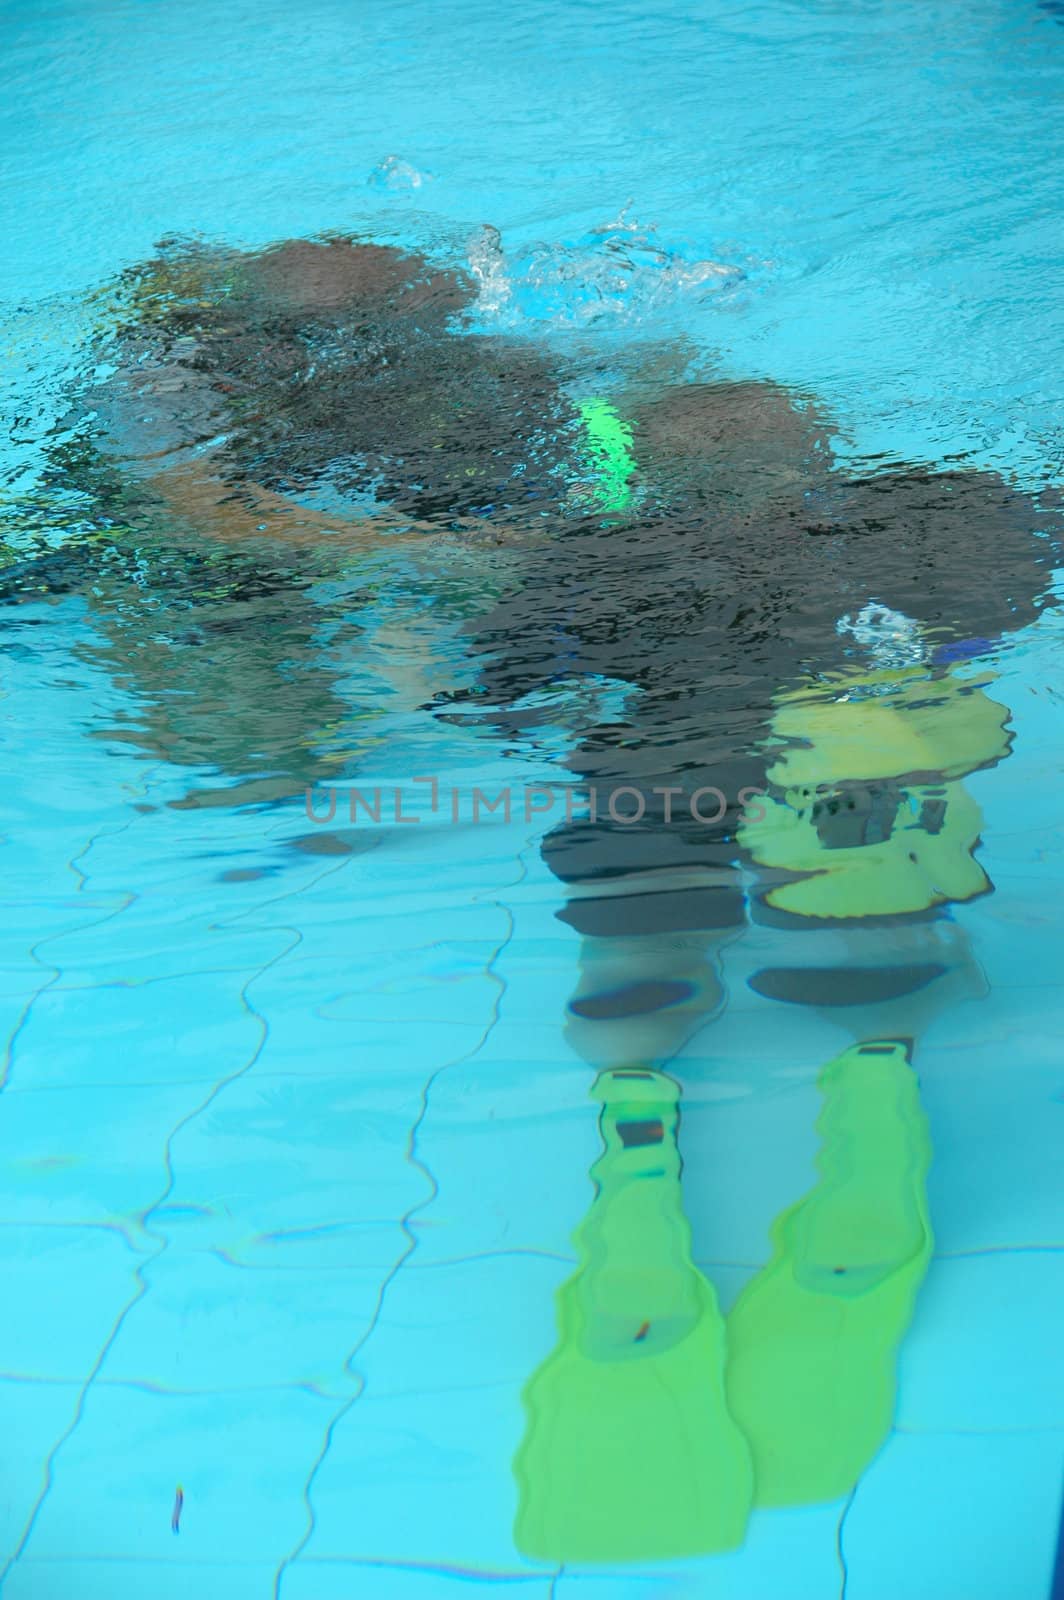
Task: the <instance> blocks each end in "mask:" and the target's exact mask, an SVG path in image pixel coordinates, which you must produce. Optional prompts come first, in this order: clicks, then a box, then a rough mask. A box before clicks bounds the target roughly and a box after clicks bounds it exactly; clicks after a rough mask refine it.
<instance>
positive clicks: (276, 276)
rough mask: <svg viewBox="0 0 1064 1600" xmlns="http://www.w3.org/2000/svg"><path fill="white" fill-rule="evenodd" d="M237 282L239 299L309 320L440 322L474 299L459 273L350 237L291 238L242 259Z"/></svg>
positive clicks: (236, 274) (420, 256) (411, 253)
mask: <svg viewBox="0 0 1064 1600" xmlns="http://www.w3.org/2000/svg"><path fill="white" fill-rule="evenodd" d="M234 278H235V287H236V289H237V292H238V293H240V294H241V295H242V296H243V295H249V296H252V297H254V298H257V299H261V300H263V301H266V302H271V303H273V304H275V305H277V306H278V308H281V309H284V310H287V311H296V312H298V311H304V312H308V313H310V314H312V315H313V314H315V313H321V312H326V313H328V312H341V313H345V314H351V313H353V312H358V311H361V310H365V311H371V312H376V313H378V314H380V313H381V312H383V313H385V314H388V313H391V314H397V315H417V316H418V317H419V318H421V317H425V316H429V317H432V318H436V319H443V318H446V317H448V316H452V315H453V314H454V313H455V312H458V311H460V310H461V309H462V308H463V307H464V306H466V305H468V304H469V302H470V301H471V300H472V298H473V290H472V288H471V286H470V284H469V283H468V281H467V280H466V279H465V278H463V277H462V276H461V275H460V274H459V273H457V272H454V271H445V270H444V269H443V268H441V267H437V266H432V265H430V264H429V262H427V261H426V259H425V257H424V256H422V255H419V254H417V253H415V252H414V251H406V250H397V249H396V248H394V246H392V245H380V244H366V243H364V242H362V241H361V240H358V239H348V238H331V239H289V240H286V241H285V242H284V243H282V244H277V245H272V246H271V247H270V248H269V249H267V250H262V251H259V252H257V253H256V254H254V255H250V256H246V257H244V258H242V259H241V261H240V264H239V267H238V269H237V271H236V273H235V275H234Z"/></svg>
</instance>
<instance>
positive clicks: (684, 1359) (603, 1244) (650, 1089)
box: [514, 1068, 752, 1564]
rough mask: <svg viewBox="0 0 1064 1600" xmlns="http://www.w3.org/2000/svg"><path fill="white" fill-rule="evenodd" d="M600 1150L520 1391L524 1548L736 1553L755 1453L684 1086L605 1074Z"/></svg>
mask: <svg viewBox="0 0 1064 1600" xmlns="http://www.w3.org/2000/svg"><path fill="white" fill-rule="evenodd" d="M592 1092H593V1094H594V1095H595V1097H596V1098H597V1099H599V1100H601V1101H602V1116H601V1127H602V1134H603V1142H604V1146H605V1148H604V1151H603V1154H602V1156H601V1157H600V1159H599V1160H598V1161H597V1162H596V1164H595V1166H594V1168H593V1169H592V1176H593V1177H594V1179H595V1180H596V1183H597V1190H598V1192H597V1194H596V1197H595V1200H594V1202H593V1203H592V1206H591V1209H590V1211H589V1213H588V1215H587V1217H586V1219H585V1220H584V1222H583V1223H582V1224H581V1226H580V1228H579V1229H578V1231H577V1234H576V1243H577V1247H578V1251H579V1261H580V1264H579V1266H578V1268H577V1270H576V1272H575V1273H574V1275H573V1276H572V1277H571V1278H569V1279H568V1281H567V1282H566V1283H564V1284H563V1285H562V1287H561V1289H560V1290H559V1291H558V1297H557V1311H558V1326H559V1339H558V1344H557V1346H556V1348H555V1350H554V1352H553V1353H552V1354H551V1355H550V1356H549V1357H548V1359H547V1360H546V1362H545V1363H544V1364H543V1366H542V1367H540V1369H539V1370H538V1372H536V1373H535V1374H534V1376H533V1377H532V1378H531V1380H530V1381H529V1383H528V1385H527V1388H526V1390H525V1395H524V1400H525V1408H526V1412H527V1427H526V1431H525V1436H524V1439H523V1441H522V1443H521V1446H520V1449H519V1450H518V1453H517V1458H516V1460H515V1463H514V1470H515V1473H516V1476H517V1480H518V1488H519V1495H520V1504H519V1508H518V1515H517V1525H516V1529H515V1538H516V1542H517V1545H518V1547H519V1549H521V1550H522V1551H524V1553H525V1554H526V1555H528V1556H531V1557H532V1558H534V1559H538V1560H542V1561H550V1562H555V1563H558V1562H565V1563H567V1564H569V1563H579V1562H614V1561H653V1560H661V1559H666V1558H669V1557H673V1556H684V1555H693V1554H700V1553H703V1552H709V1551H713V1550H724V1549H731V1548H733V1547H735V1546H737V1545H738V1544H740V1543H741V1541H742V1538H743V1534H744V1531H745V1528H746V1521H747V1516H748V1513H749V1509H750V1501H751V1493H752V1473H751V1466H750V1457H749V1452H748V1450H747V1447H746V1443H745V1441H744V1440H743V1437H742V1435H741V1434H740V1432H739V1431H738V1429H737V1428H736V1426H735V1424H734V1422H733V1421H732V1420H731V1417H730V1416H729V1415H728V1408H727V1404H726V1401H725V1395H724V1324H723V1319H722V1317H721V1314H720V1311H719V1308H718V1306H717V1300H716V1296H715V1294H714V1292H713V1290H712V1288H711V1287H710V1285H709V1284H708V1283H707V1282H706V1280H705V1278H704V1277H703V1276H702V1274H701V1273H700V1272H699V1271H698V1269H697V1268H696V1267H695V1265H694V1263H693V1262H692V1260H691V1245H690V1230H689V1228H688V1224H687V1219H686V1217H685V1216H684V1212H683V1206H682V1200H681V1191H680V1181H679V1179H680V1157H679V1152H678V1149H677V1145H676V1128H677V1123H678V1120H679V1119H678V1112H677V1099H678V1096H679V1090H678V1087H677V1085H676V1084H675V1083H674V1082H673V1081H672V1079H670V1078H668V1077H666V1076H665V1075H664V1074H663V1073H660V1072H653V1071H650V1070H648V1069H643V1068H627V1069H620V1068H618V1069H613V1070H610V1071H607V1072H603V1073H601V1074H600V1076H599V1078H598V1079H597V1081H596V1084H595V1088H594V1090H593V1091H592Z"/></svg>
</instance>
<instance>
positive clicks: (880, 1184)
mask: <svg viewBox="0 0 1064 1600" xmlns="http://www.w3.org/2000/svg"><path fill="white" fill-rule="evenodd" d="M820 1086H821V1089H822V1091H823V1096H824V1103H823V1110H822V1112H821V1116H820V1120H819V1122H818V1128H819V1131H820V1133H821V1135H822V1144H821V1149H820V1155H819V1157H818V1162H817V1164H818V1166H819V1169H820V1174H821V1176H820V1181H819V1183H818V1184H817V1185H816V1187H815V1188H814V1189H812V1190H811V1191H810V1193H809V1194H807V1195H806V1196H805V1198H804V1199H803V1200H801V1201H799V1203H798V1204H797V1205H796V1206H794V1207H793V1208H792V1209H791V1210H790V1211H787V1212H785V1213H784V1215H783V1216H782V1217H780V1218H779V1219H778V1221H777V1222H776V1224H775V1226H774V1228H773V1243H774V1252H773V1256H772V1260H771V1261H770V1262H769V1264H768V1265H767V1266H766V1267H765V1268H764V1270H763V1271H762V1272H760V1273H759V1274H758V1276H757V1277H756V1278H754V1279H753V1281H752V1282H751V1283H750V1284H749V1285H748V1286H747V1288H746V1289H745V1290H744V1292H743V1293H742V1295H740V1297H739V1300H738V1301H737V1303H736V1305H735V1307H734V1309H733V1310H732V1312H731V1314H730V1316H729V1318H728V1348H729V1363H728V1388H727V1393H728V1404H729V1407H730V1409H731V1411H732V1414H733V1415H734V1417H735V1419H736V1421H737V1422H738V1424H739V1426H740V1427H741V1428H742V1430H743V1432H744V1433H745V1435H746V1437H747V1439H748V1440H749V1442H750V1448H751V1451H752V1454H753V1458H754V1476H755V1502H756V1504H758V1505H804V1504H811V1503H815V1502H818V1501H827V1500H833V1499H836V1498H838V1497H840V1496H842V1495H845V1494H847V1493H848V1492H849V1491H850V1489H852V1487H853V1485H854V1484H855V1483H856V1481H857V1479H858V1477H859V1476H860V1474H861V1473H862V1472H863V1471H864V1470H865V1468H866V1467H867V1466H868V1464H869V1462H870V1461H871V1460H872V1458H873V1457H874V1455H875V1454H876V1452H877V1450H879V1448H880V1446H881V1445H882V1444H883V1441H884V1439H885V1438H886V1436H887V1434H888V1432H889V1430H890V1426H891V1419H892V1416H893V1411H894V1399H895V1357H896V1353H897V1348H898V1344H899V1342H900V1340H901V1338H902V1335H903V1334H904V1332H905V1330H906V1328H907V1327H908V1325H909V1321H910V1319H911V1317H912V1312H913V1305H914V1301H915V1297H916V1293H917V1290H918V1289H919V1286H920V1284H921V1282H922V1281H923V1277H924V1274H925V1273H926V1271H927V1266H928V1262H929V1261H930V1258H931V1251H932V1235H931V1225H930V1221H929V1217H928V1211H927V1198H926V1191H925V1180H926V1174H927V1169H928V1165H929V1163H930V1159H931V1146H930V1140H929V1137H928V1130H927V1123H926V1119H925V1116H924V1113H923V1110H922V1109H921V1106H920V1098H919V1090H918V1086H917V1080H916V1076H915V1074H914V1072H913V1070H912V1067H911V1066H910V1064H909V1049H908V1046H907V1044H906V1043H904V1042H900V1041H898V1040H882V1039H881V1040H869V1041H866V1042H865V1043H863V1044H856V1045H853V1046H851V1048H850V1049H848V1050H846V1051H844V1052H843V1054H842V1055H840V1056H838V1057H836V1059H835V1060H834V1061H831V1062H829V1063H828V1065H827V1066H826V1067H825V1068H824V1069H823V1071H822V1073H821V1075H820Z"/></svg>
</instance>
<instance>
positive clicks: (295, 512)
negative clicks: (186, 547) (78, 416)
mask: <svg viewBox="0 0 1064 1600" xmlns="http://www.w3.org/2000/svg"><path fill="white" fill-rule="evenodd" d="M142 481H144V482H145V484H146V486H147V487H148V488H149V489H150V490H151V491H152V493H153V494H154V495H156V496H157V497H158V499H160V500H161V501H162V502H163V504H164V506H165V507H166V508H167V509H168V510H169V511H172V512H173V513H174V514H175V515H176V516H177V517H179V518H180V519H181V520H182V521H183V522H188V523H191V524H192V525H193V526H194V527H195V528H196V530H197V531H198V532H200V533H204V534H206V535H207V536H208V537H210V538H216V539H220V540H223V541H224V542H225V543H227V544H229V543H233V544H242V543H245V542H246V541H249V540H262V539H276V540H282V541H283V542H284V543H286V544H307V543H310V542H314V543H320V542H321V540H322V538H323V537H324V538H327V539H329V540H330V542H332V541H334V540H335V542H337V543H341V544H343V545H344V547H345V548H362V549H371V548H376V547H377V546H379V545H380V543H381V541H382V539H383V538H385V537H387V538H389V539H390V538H394V537H396V536H401V535H403V534H419V535H421V536H424V534H425V533H427V532H430V531H438V530H432V529H431V528H430V526H429V525H428V524H422V523H418V522H415V521H413V520H411V519H410V518H408V517H407V518H402V517H399V516H397V515H395V514H394V513H391V512H386V511H385V512H378V513H375V514H374V515H373V516H358V515H354V514H353V515H351V516H343V515H341V516H337V515H335V514H334V513H329V515H327V516H326V515H325V514H324V513H322V512H320V511H313V510H311V509H310V508H309V507H307V506H304V505H301V504H300V503H299V501H298V500H294V499H292V498H290V497H289V496H288V495H283V494H277V493H276V492H275V491H274V490H272V489H266V488H264V487H263V486H262V485H261V484H257V483H251V482H243V483H240V484H239V485H233V484H231V483H227V482H226V481H225V479H224V478H222V477H221V476H220V475H219V474H218V473H217V471H216V470H214V468H213V465H212V463H211V461H210V459H209V458H208V457H204V456H198V457H195V458H194V459H192V460H186V461H182V462H179V463H175V464H173V465H171V466H168V467H165V468H160V469H159V470H157V471H155V472H153V473H151V474H149V475H147V476H146V477H145V478H144V479H143V480H142Z"/></svg>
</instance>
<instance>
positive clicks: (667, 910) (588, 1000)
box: [559, 874, 745, 1069]
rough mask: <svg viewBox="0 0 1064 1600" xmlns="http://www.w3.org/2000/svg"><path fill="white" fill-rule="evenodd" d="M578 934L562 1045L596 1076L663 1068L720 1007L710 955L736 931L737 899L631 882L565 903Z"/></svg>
mask: <svg viewBox="0 0 1064 1600" xmlns="http://www.w3.org/2000/svg"><path fill="white" fill-rule="evenodd" d="M559 915H560V917H561V919H562V920H563V921H565V922H567V923H569V925H570V926H571V927H575V928H576V929H578V931H579V932H580V933H581V934H582V935H583V938H582V940H581V944H580V975H579V978H578V981H577V986H576V991H575V993H574V994H573V996H572V999H571V1000H570V1002H569V1006H568V1011H567V1016H566V1026H565V1032H566V1038H567V1040H568V1042H569V1043H570V1045H571V1046H572V1048H573V1049H574V1050H575V1051H576V1053H577V1054H578V1055H579V1056H581V1057H582V1059H583V1060H585V1061H587V1062H588V1063H589V1064H590V1065H592V1066H594V1067H596V1068H600V1069H601V1068H605V1067H615V1066H623V1065H625V1063H627V1062H632V1061H649V1062H654V1063H656V1064H658V1065H662V1064H664V1063H665V1062H668V1061H670V1060H671V1059H672V1058H673V1056H675V1055H676V1053H677V1051H679V1050H680V1049H681V1048H682V1047H683V1045H684V1044H686V1043H687V1041H688V1040H689V1039H690V1038H691V1036H692V1035H693V1034H694V1033H696V1032H697V1031H698V1029H699V1028H701V1027H702V1026H704V1024H705V1023H706V1022H708V1021H709V1020H710V1019H711V1018H712V1017H714V1016H715V1015H716V1014H717V1013H718V1012H719V1010H720V1009H721V1007H722V1005H723V1003H724V989H723V983H722V979H721V974H720V953H721V951H722V949H723V948H724V947H725V946H726V945H728V944H730V943H731V942H732V941H733V940H734V939H735V938H737V937H738V935H739V934H740V933H741V931H742V929H743V927H744V926H745V906H744V902H743V898H742V895H741V894H740V893H739V891H738V890H737V889H736V888H735V887H733V886H732V885H728V884H720V885H715V886H712V887H700V888H694V889H693V888H690V887H685V886H684V885H683V883H682V881H680V882H679V883H677V881H673V882H671V883H670V881H669V879H668V878H664V879H663V878H662V876H661V875H657V876H656V877H652V876H651V875H650V874H646V875H642V876H637V877H636V878H635V879H633V880H632V881H630V882H629V883H628V884H627V885H626V887H625V892H623V893H616V892H615V893H612V894H602V893H600V894H598V895H596V896H594V897H588V896H587V895H583V896H581V897H579V898H572V899H570V900H569V901H568V903H567V904H566V906H565V908H564V910H563V911H562V912H560V913H559Z"/></svg>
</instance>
